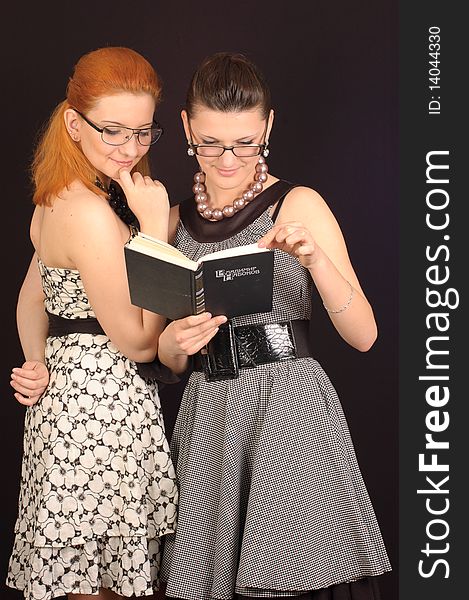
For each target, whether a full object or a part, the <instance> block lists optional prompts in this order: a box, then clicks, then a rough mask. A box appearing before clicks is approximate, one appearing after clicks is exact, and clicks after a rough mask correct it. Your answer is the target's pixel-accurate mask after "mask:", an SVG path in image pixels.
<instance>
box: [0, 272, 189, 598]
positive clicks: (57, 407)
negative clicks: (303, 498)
mask: <svg viewBox="0 0 469 600" xmlns="http://www.w3.org/2000/svg"><path fill="white" fill-rule="evenodd" d="M39 269H40V273H41V277H42V283H43V288H44V292H45V296H46V300H45V306H46V309H47V310H48V311H49V312H52V313H54V314H56V315H60V316H62V317H65V318H68V319H84V318H87V317H94V314H93V312H92V309H91V307H90V305H89V302H88V298H87V297H86V294H85V290H84V288H83V284H82V281H81V279H80V275H79V273H78V271H75V270H69V269H58V268H48V267H46V266H44V265H43V264H42V262H40V261H39ZM46 364H47V366H48V368H49V373H50V383H49V387H48V389H47V390H46V392H45V393H44V395H43V396H42V398H41V400H40V401H39V402H38V403H37V404H35V405H34V406H32V407H29V408H28V409H27V410H26V416H25V433H24V452H23V465H22V474H21V487H20V499H19V508H18V519H17V522H16V525H15V534H16V535H15V541H14V547H13V552H12V555H11V558H10V564H9V571H8V576H7V585H9V586H11V587H14V588H17V589H19V590H23V593H24V596H25V598H26V599H27V600H49V599H51V598H56V597H58V596H63V595H65V594H68V593H73V594H97V593H98V591H99V588H101V587H105V588H109V589H111V590H113V591H114V592H116V593H117V594H121V595H123V596H125V597H130V596H132V594H135V596H137V597H140V596H148V595H151V594H152V593H153V591H154V590H155V589H157V588H158V570H159V560H160V538H161V536H163V535H165V534H167V533H169V532H172V531H174V529H175V521H176V505H177V496H178V492H177V486H176V483H175V472H174V467H173V463H172V461H171V457H170V453H169V447H168V442H167V440H166V437H165V432H164V425H163V420H162V414H161V409H160V402H159V397H158V390H157V384H156V382H154V381H151V382H148V383H145V381H144V380H143V379H142V378H141V377H140V375H138V373H137V370H136V366H135V363H134V362H132V361H130V360H128V359H127V358H125V357H124V356H123V355H122V354H121V353H120V352H119V351H118V350H117V348H116V347H115V346H114V345H113V344H112V342H111V341H110V340H109V338H108V337H107V336H105V335H90V334H81V333H74V334H69V335H66V336H61V337H49V338H48V340H47V345H46Z"/></svg>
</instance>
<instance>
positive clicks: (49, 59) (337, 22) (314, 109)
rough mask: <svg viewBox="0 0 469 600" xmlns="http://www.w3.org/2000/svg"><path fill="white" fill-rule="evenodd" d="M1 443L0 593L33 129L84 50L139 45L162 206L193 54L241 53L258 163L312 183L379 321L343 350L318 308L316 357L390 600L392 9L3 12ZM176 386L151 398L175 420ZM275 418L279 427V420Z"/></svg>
mask: <svg viewBox="0 0 469 600" xmlns="http://www.w3.org/2000/svg"><path fill="white" fill-rule="evenodd" d="M3 10H5V11H6V12H4V13H3V15H2V16H3V31H2V57H3V58H2V66H1V69H2V78H1V80H2V83H3V92H2V95H1V102H2V112H1V114H2V136H1V143H2V146H3V148H2V153H3V169H2V188H3V190H2V217H3V219H2V220H3V233H2V236H1V239H2V246H3V247H2V257H3V263H2V273H3V294H2V296H3V300H4V308H3V313H2V314H3V320H4V325H3V332H4V344H3V348H4V351H5V356H4V360H3V371H2V373H3V374H2V376H1V377H0V385H1V386H2V387H1V389H2V403H1V410H2V413H1V418H2V421H1V422H2V424H3V432H2V435H1V436H0V437H1V442H2V449H1V456H2V459H3V469H2V475H3V486H2V487H3V494H2V497H3V511H2V533H1V538H0V539H1V543H0V549H1V569H0V582H1V583H0V586H1V592H0V597H1V598H2V599H3V598H5V599H10V598H11V599H14V598H21V597H22V595H21V594H20V593H19V592H16V591H14V590H10V589H8V588H6V587H5V586H4V585H3V581H4V579H5V572H6V567H7V561H8V557H9V553H10V551H11V544H12V538H13V524H14V520H15V518H16V503H17V494H18V483H19V475H20V461H21V439H22V427H23V415H24V408H23V407H21V406H20V405H18V404H17V403H16V401H15V400H14V398H13V396H12V393H11V388H10V387H9V385H8V381H9V372H10V369H11V368H12V367H13V366H16V365H20V364H21V362H22V354H21V350H20V347H19V343H18V339H17V334H16V328H15V304H16V298H17V293H18V291H19V287H20V285H21V281H22V279H23V277H24V274H25V271H26V268H27V265H28V263H29V260H30V256H31V252H32V247H31V244H30V242H29V237H28V227H29V220H30V216H31V213H32V208H33V207H32V204H31V186H30V182H29V176H28V167H29V163H30V159H31V154H32V149H33V146H34V138H35V135H36V132H37V130H38V128H39V127H40V126H41V125H42V124H43V122H44V121H45V120H46V119H47V118H48V116H49V114H50V112H51V111H52V109H53V108H54V106H55V105H56V104H57V103H58V102H59V101H60V100H62V99H63V97H64V92H65V86H66V82H67V78H68V76H69V75H70V74H71V70H72V67H73V65H74V63H75V62H76V61H77V60H78V58H79V57H80V55H82V54H83V53H85V52H87V51H89V50H92V49H95V48H97V47H100V46H105V45H125V46H130V47H132V48H134V49H135V50H137V51H139V52H141V53H143V54H144V55H145V56H146V57H147V58H148V59H149V60H150V62H152V64H153V65H154V66H155V68H156V69H157V71H158V73H159V74H160V76H161V77H162V79H163V83H164V90H163V91H164V99H163V103H162V104H161V107H160V109H159V110H158V115H157V116H158V120H159V121H160V122H161V123H162V124H163V126H164V129H165V134H164V136H163V138H162V139H161V141H160V142H159V143H158V144H157V145H156V147H154V149H153V150H152V155H151V156H152V164H153V175H154V176H155V177H158V178H159V179H161V180H162V181H163V182H164V183H165V185H166V186H167V189H168V191H169V193H170V198H171V201H172V203H177V202H179V201H180V200H182V199H184V198H186V197H187V196H188V195H189V193H190V187H191V185H192V175H193V173H194V171H195V167H196V165H195V162H194V160H193V159H189V158H188V157H187V155H186V144H185V138H184V134H183V129H182V125H181V123H180V118H179V112H180V110H181V108H182V107H183V105H184V98H185V91H186V87H187V84H188V82H189V79H190V76H191V74H192V72H193V70H194V69H195V67H196V65H197V64H198V62H199V61H200V60H201V59H202V58H203V57H204V56H205V55H207V54H210V53H212V52H215V51H220V50H235V51H241V52H244V53H246V54H247V55H248V56H249V57H251V58H252V59H253V60H254V61H255V62H256V63H257V64H258V65H259V66H260V67H261V68H262V70H263V71H264V73H265V75H266V77H267V80H268V81H269V83H270V87H271V91H272V97H273V104H274V108H275V115H276V116H275V123H274V130H273V132H272V135H271V138H270V142H271V154H270V156H269V159H268V163H269V166H270V171H271V172H272V173H274V174H275V175H276V176H277V177H282V178H285V179H289V180H290V181H294V182H298V183H301V184H303V185H308V186H311V187H313V188H315V189H316V190H317V191H319V192H320V193H321V194H322V195H323V196H324V198H325V199H326V201H327V202H328V203H329V205H330V206H331V208H332V210H333V212H334V213H335V215H336V217H337V219H338V221H339V223H340V225H341V228H342V230H343V233H344V236H345V238H346V240H347V244H348V249H349V253H350V256H351V259H352V262H353V264H354V266H355V269H356V271H357V274H358V276H359V279H360V281H361V283H362V286H363V288H364V290H365V292H366V294H367V296H368V297H369V299H370V301H371V303H372V305H373V307H374V310H375V315H376V319H377V322H378V327H379V334H380V335H379V339H378V341H377V342H376V344H375V346H374V347H373V348H372V349H371V350H370V351H369V352H368V353H365V354H361V353H359V352H357V351H355V350H353V349H352V348H350V347H348V346H347V345H346V344H345V343H344V342H343V341H342V340H341V339H340V338H339V336H338V334H337V333H336V332H335V330H334V329H333V328H332V326H331V325H330V323H329V321H328V319H327V317H326V316H325V314H324V311H323V309H322V308H321V305H320V303H319V302H317V303H316V311H315V314H314V327H315V331H316V336H315V347H316V355H317V358H318V359H319V360H320V362H321V363H322V364H323V366H324V368H325V370H326V371H327V372H328V374H329V376H330V377H331V379H332V381H333V383H334V385H335V387H336V388H337V391H338V393H339V396H340V397H341V400H342V404H343V407H344V410H345V413H346V416H347V419H348V421H349V425H350V429H351V432H352V438H353V440H354V443H355V447H356V451H357V455H358V459H359V463H360V466H361V469H362V472H363V475H364V478H365V482H366V484H367V487H368V490H369V493H370V496H371V499H372V502H373V505H374V508H375V511H376V513H377V517H378V520H379V523H380V526H381V529H382V533H383V537H384V540H385V543H386V546H387V548H388V552H389V554H390V558H391V562H392V564H393V567H394V571H393V572H392V573H390V574H386V575H384V576H383V577H382V578H380V582H381V584H380V585H381V590H382V597H383V598H382V600H394V599H395V598H397V595H398V592H397V572H398V552H397V532H398V525H397V524H398V471H397V468H398V428H397V423H398V367H397V353H398V324H397V318H398V304H397V302H398V233H399V232H398V176H397V175H398V14H397V3H396V2H394V1H392V0H384V1H381V2H376V1H372V0H362V1H361V2H349V1H348V0H339V1H337V2H330V1H329V2H328V1H326V0H312V1H311V2H308V3H306V2H301V1H296V0H294V1H290V2H280V1H274V2H269V3H268V4H267V3H255V2H252V1H246V0H237V1H236V2H233V3H225V2H218V1H211V0H210V1H202V2H197V3H196V2H179V3H176V2H167V1H166V2H161V1H156V0H154V1H139V2H135V3H132V4H131V3H128V2H118V1H116V0H114V1H112V2H111V1H107V0H106V1H100V2H96V1H95V2H89V1H83V0H82V1H80V2H77V3H69V2H60V3H59V2H43V3H40V4H39V3H37V4H32V5H31V6H29V5H28V6H25V5H23V4H21V3H17V4H15V5H14V6H11V5H10V6H9V7H8V9H3ZM179 392H180V387H177V386H176V387H174V388H168V389H167V390H166V391H165V392H164V393H163V394H162V396H163V398H162V400H163V405H164V411H165V418H166V422H167V427H168V431H169V432H170V431H171V429H172V426H173V422H174V417H175V414H176V410H177V402H178V398H179ZM287 426H288V424H287Z"/></svg>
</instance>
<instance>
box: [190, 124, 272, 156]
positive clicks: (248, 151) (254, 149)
mask: <svg viewBox="0 0 469 600" xmlns="http://www.w3.org/2000/svg"><path fill="white" fill-rule="evenodd" d="M189 130H190V132H191V140H190V142H189V148H191V149H192V150H193V151H194V153H195V154H197V155H198V156H202V157H206V158H215V157H217V158H218V157H220V156H222V154H223V153H224V152H226V151H227V150H230V151H231V152H233V154H234V155H235V156H237V157H238V158H249V157H252V156H259V154H262V152H264V150H265V149H266V147H267V144H266V143H263V144H236V145H235V146H222V145H220V144H194V142H193V141H192V137H193V135H194V134H193V133H192V129H191V127H190V124H189ZM266 133H267V123H266V126H265V131H264V139H265V134H266Z"/></svg>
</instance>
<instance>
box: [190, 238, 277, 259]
mask: <svg viewBox="0 0 469 600" xmlns="http://www.w3.org/2000/svg"><path fill="white" fill-rule="evenodd" d="M257 252H270V250H269V249H268V248H259V246H258V245H257V243H254V244H247V245H246V246H238V247H237V248H226V249H225V250H218V252H211V253H210V254H206V255H205V256H202V258H200V259H199V262H205V261H207V260H217V259H218V258H227V257H229V256H243V255H245V254H255V253H257Z"/></svg>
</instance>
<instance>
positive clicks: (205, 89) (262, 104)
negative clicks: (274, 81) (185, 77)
mask: <svg viewBox="0 0 469 600" xmlns="http://www.w3.org/2000/svg"><path fill="white" fill-rule="evenodd" d="M202 106H203V107H206V108H210V109H212V110H220V111H222V112H231V111H241V110H253V109H256V108H259V109H260V110H261V112H262V115H263V117H264V118H267V117H268V116H269V112H270V108H271V104H270V90H269V87H268V85H267V83H266V81H265V79H264V76H263V74H262V73H261V71H260V70H259V68H258V67H257V66H256V65H255V64H254V63H252V62H251V61H250V60H249V59H248V58H247V57H246V56H244V54H237V53H234V52H217V53H216V54H213V55H212V56H209V57H207V58H205V59H204V60H203V61H202V63H201V64H200V65H199V67H198V68H197V70H196V72H195V73H194V75H193V77H192V80H191V82H190V85H189V89H188V92H187V97H186V110H187V114H188V115H189V117H193V116H194V113H195V112H196V111H197V108H198V107H202Z"/></svg>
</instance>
